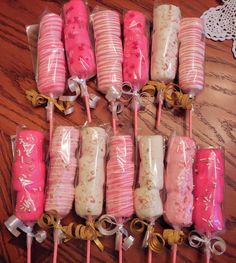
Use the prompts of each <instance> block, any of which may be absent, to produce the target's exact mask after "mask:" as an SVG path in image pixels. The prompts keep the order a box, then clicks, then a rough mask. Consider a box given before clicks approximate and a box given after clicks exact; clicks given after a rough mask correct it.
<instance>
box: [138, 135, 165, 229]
mask: <svg viewBox="0 0 236 263" xmlns="http://www.w3.org/2000/svg"><path fill="white" fill-rule="evenodd" d="M138 141H139V153H140V159H141V163H140V169H139V187H138V188H136V189H135V192H134V204H135V212H136V214H137V216H138V217H139V218H140V219H142V220H146V221H148V222H149V223H152V224H153V223H154V222H155V220H156V219H157V218H158V217H160V216H161V215H162V214H163V205H162V200H161V197H160V193H159V191H160V190H161V189H162V188H163V169H164V164H163V161H164V146H163V137H162V136H160V135H153V136H140V137H138Z"/></svg>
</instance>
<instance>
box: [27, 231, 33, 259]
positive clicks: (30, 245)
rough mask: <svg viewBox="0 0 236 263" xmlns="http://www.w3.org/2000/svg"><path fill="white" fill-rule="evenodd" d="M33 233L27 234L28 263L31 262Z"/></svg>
mask: <svg viewBox="0 0 236 263" xmlns="http://www.w3.org/2000/svg"><path fill="white" fill-rule="evenodd" d="M31 248H32V235H31V234H30V233H28V234H27V263H31Z"/></svg>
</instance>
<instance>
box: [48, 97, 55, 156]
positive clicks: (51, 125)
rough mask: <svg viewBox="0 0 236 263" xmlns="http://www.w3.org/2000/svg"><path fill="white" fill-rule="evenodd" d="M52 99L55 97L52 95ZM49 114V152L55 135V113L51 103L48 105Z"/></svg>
mask: <svg viewBox="0 0 236 263" xmlns="http://www.w3.org/2000/svg"><path fill="white" fill-rule="evenodd" d="M50 97H51V98H53V95H52V94H50ZM48 107H49V108H48V114H49V152H50V149H51V142H52V134H53V127H54V125H53V113H54V104H53V103H52V102H49V105H48Z"/></svg>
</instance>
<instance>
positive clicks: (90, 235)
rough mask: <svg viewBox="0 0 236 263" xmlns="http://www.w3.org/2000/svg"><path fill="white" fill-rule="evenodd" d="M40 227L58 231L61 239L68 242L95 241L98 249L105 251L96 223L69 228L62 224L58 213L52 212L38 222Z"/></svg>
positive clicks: (74, 224)
mask: <svg viewBox="0 0 236 263" xmlns="http://www.w3.org/2000/svg"><path fill="white" fill-rule="evenodd" d="M38 225H39V226H40V227H42V228H44V229H48V228H54V229H58V230H59V231H60V232H59V237H60V239H61V240H62V239H64V242H67V241H69V240H71V239H81V240H91V241H94V242H95V244H96V245H97V246H98V248H99V249H100V250H101V251H103V250H104V247H103V245H102V243H101V242H100V241H99V239H98V237H101V235H100V233H99V232H98V231H97V230H96V229H95V223H94V221H87V222H86V226H85V225H82V224H76V223H70V224H69V225H68V226H62V225H61V224H60V221H59V218H58V215H57V212H56V211H54V210H51V211H49V212H47V213H44V214H43V215H42V216H41V218H40V219H39V220H38Z"/></svg>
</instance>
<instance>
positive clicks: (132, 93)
mask: <svg viewBox="0 0 236 263" xmlns="http://www.w3.org/2000/svg"><path fill="white" fill-rule="evenodd" d="M124 87H129V89H128V90H125V89H124ZM122 94H124V95H128V96H131V98H128V99H127V100H126V99H124V98H123V101H124V102H128V105H131V102H132V108H134V105H133V104H134V100H136V101H137V102H138V107H139V108H141V107H143V108H144V107H145V106H146V105H145V104H144V103H143V101H142V98H147V97H151V96H150V94H149V93H148V92H146V91H143V92H141V93H139V92H138V90H137V89H134V88H133V86H132V84H131V83H130V82H124V83H123V85H122Z"/></svg>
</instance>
